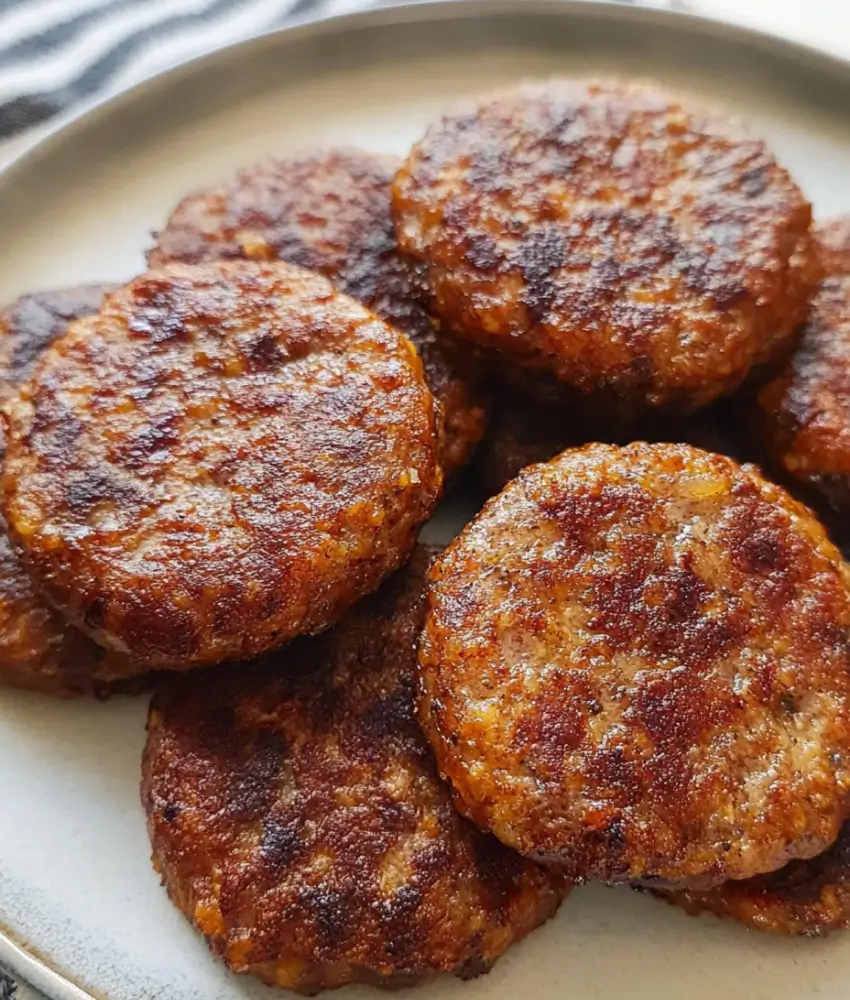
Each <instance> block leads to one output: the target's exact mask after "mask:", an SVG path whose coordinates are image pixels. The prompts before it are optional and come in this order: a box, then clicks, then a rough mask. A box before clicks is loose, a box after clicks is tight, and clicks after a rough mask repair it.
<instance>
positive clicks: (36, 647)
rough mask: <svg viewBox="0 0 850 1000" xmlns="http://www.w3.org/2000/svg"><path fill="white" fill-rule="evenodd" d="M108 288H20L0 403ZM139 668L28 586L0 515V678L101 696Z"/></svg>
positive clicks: (6, 339) (0, 367)
mask: <svg viewBox="0 0 850 1000" xmlns="http://www.w3.org/2000/svg"><path fill="white" fill-rule="evenodd" d="M108 290H109V289H108V288H107V287H106V286H104V285H86V286H82V287H79V288H67V289H63V290H61V291H55V292H41V293H38V294H35V295H24V296H22V297H21V298H19V299H18V300H17V301H15V302H13V303H12V305H10V306H8V307H7V308H6V309H4V310H3V311H2V312H0V402H6V401H7V400H8V399H10V398H11V397H12V396H13V395H14V394H15V392H16V391H17V387H18V385H19V384H20V382H21V381H22V380H23V379H25V378H26V377H27V376H28V375H29V374H30V372H31V371H32V369H33V368H34V366H35V364H36V362H37V361H38V358H39V357H40V356H41V353H42V352H43V351H44V350H45V349H46V348H47V347H48V346H49V345H50V344H51V343H52V342H53V341H54V340H55V339H56V338H57V337H60V336H61V335H62V334H63V333H64V332H65V331H66V330H67V328H68V324H69V323H71V322H72V321H73V320H75V319H79V318H80V317H81V316H88V315H90V314H91V313H94V312H97V310H98V309H99V308H100V303H101V301H102V299H103V296H104V294H105V293H106V292H107V291H108ZM136 672H137V668H135V667H134V666H133V665H132V664H130V663H129V662H128V661H127V659H126V658H125V657H122V656H120V655H118V654H115V653H108V652H106V651H105V650H103V649H101V647H100V646H98V645H97V644H96V643H94V642H92V641H91V639H89V638H87V637H86V636H84V635H83V634H82V633H81V632H79V631H78V630H77V629H75V628H73V627H72V626H70V625H68V623H67V622H66V621H65V620H64V618H63V617H62V616H61V615H60V614H59V613H58V612H57V611H54V609H53V608H52V607H51V606H50V605H49V604H48V603H47V601H45V599H44V598H43V597H42V596H41V594H39V593H38V591H37V590H36V589H35V587H34V586H33V583H32V581H31V580H30V578H29V575H28V574H27V572H26V571H25V570H24V568H23V566H22V565H21V561H20V559H19V557H18V555H17V553H16V552H15V550H14V548H13V546H12V543H11V542H10V541H9V539H8V537H7V536H6V532H5V525H2V522H0V681H2V682H3V683H4V684H9V685H12V686H13V687H20V688H25V689H27V690H30V691H39V692H41V693H42V694H50V695H53V696H55V697H62V698H68V697H73V696H75V695H86V694H94V695H97V696H98V697H102V696H105V695H107V694H109V693H110V691H111V690H113V688H114V685H112V684H111V683H110V682H111V681H113V680H114V679H115V678H118V677H122V678H126V677H129V676H132V675H133V674H135V673H136ZM138 683H141V682H134V683H133V684H132V685H130V686H132V687H136V686H138ZM127 686H128V685H125V688H126V687H127Z"/></svg>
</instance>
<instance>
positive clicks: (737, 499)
mask: <svg viewBox="0 0 850 1000" xmlns="http://www.w3.org/2000/svg"><path fill="white" fill-rule="evenodd" d="M431 580H432V586H431V590H430V593H429V604H428V616H427V622H426V627H425V630H424V634H423V638H422V642H421V646H420V663H421V705H420V709H421V720H422V724H423V726H424V727H425V729H426V731H427V734H428V736H429V738H430V740H431V743H432V745H433V746H434V748H435V750H436V753H437V760H438V762H439V766H440V769H441V772H442V773H443V774H444V775H445V776H446V777H447V778H448V780H450V781H451V783H452V785H453V786H454V789H455V792H456V795H457V800H458V803H459V804H460V806H461V808H462V809H463V810H465V812H466V813H467V814H468V815H469V816H471V817H472V818H473V819H474V820H475V821H476V822H477V823H478V824H479V825H480V826H482V827H483V828H484V829H489V830H492V831H493V832H494V833H495V834H496V835H497V836H498V837H499V838H500V839H501V840H503V841H504V842H505V843H506V844H509V845H510V846H512V847H515V848H516V849H518V850H519V851H521V852H522V853H523V854H526V855H528V856H531V857H535V858H539V859H542V860H549V861H557V862H561V863H563V864H565V865H566V866H567V869H568V871H570V872H571V873H572V874H573V875H575V876H579V877H582V878H587V879H601V880H605V881H610V882H617V881H642V882H644V883H648V884H651V885H652V884H654V885H658V884H663V885H666V886H668V887H669V886H678V887H684V886H689V887H693V886H700V887H706V886H709V885H712V884H719V883H720V882H722V881H725V880H726V879H729V878H735V879H738V878H747V877H750V876H753V875H757V874H761V873H763V872H768V871H772V870H774V869H776V868H779V867H780V866H781V865H783V864H785V863H786V862H788V861H789V860H791V859H793V858H796V857H799V858H809V857H813V856H814V855H816V854H818V853H820V852H821V851H823V850H824V849H825V848H827V847H828V846H829V844H830V843H832V841H833V840H834V838H835V836H836V835H837V833H838V829H839V826H840V824H841V822H842V820H843V818H844V816H845V814H846V808H847V805H848V783H850V768H849V767H848V765H850V673H848V670H847V662H848V660H847V657H848V637H850V631H848V629H850V571H848V569H847V568H846V567H845V565H844V563H843V562H842V560H841V557H840V555H839V553H838V551H837V550H836V548H835V547H834V546H833V545H832V544H831V542H830V541H829V540H828V538H827V536H826V533H825V531H824V529H823V527H822V526H821V525H820V524H819V522H818V521H816V520H815V518H814V517H813V516H812V515H811V513H810V511H809V510H808V509H807V508H805V507H804V506H802V505H801V504H799V503H797V502H796V501H794V500H793V499H792V498H791V497H790V496H788V494H787V493H785V491H783V490H782V489H780V488H779V487H777V486H775V485H773V484H772V483H769V482H767V481H766V480H764V479H763V478H762V477H761V475H760V474H759V472H758V471H757V469H756V468H755V467H753V466H739V465H738V464H737V463H735V462H734V461H733V460H732V459H729V458H726V457H724V456H720V455H714V454H711V453H708V452H703V451H700V450H698V449H696V448H693V447H691V446H688V445H676V444H646V443H642V442H641V443H635V444H632V445H629V446H627V447H624V448H619V447H616V446H611V445H602V444H592V445H589V446H587V447H585V448H582V449H576V450H570V451H566V452H564V453H563V454H562V455H561V456H559V457H558V458H557V459H555V460H553V461H552V462H550V463H548V464H543V465H535V466H531V467H530V468H529V469H526V470H525V471H524V472H522V473H521V474H520V476H519V477H518V478H517V479H515V480H514V481H513V482H512V483H511V484H510V485H509V486H508V487H507V488H506V489H505V490H504V491H503V492H502V493H501V494H500V495H499V496H497V497H495V498H494V499H492V500H490V501H489V502H488V503H487V504H486V506H485V507H484V508H483V510H482V512H481V513H480V514H479V515H478V517H477V518H476V519H475V520H474V521H473V522H472V523H471V524H470V525H469V526H468V527H467V528H466V529H465V530H464V532H463V533H462V534H461V535H460V536H459V537H458V538H457V539H456V540H455V541H454V542H453V543H452V545H451V546H449V548H448V549H447V550H446V552H445V553H444V555H443V556H442V557H441V558H440V560H439V561H438V562H437V564H436V565H435V567H434V569H433V571H432V574H431Z"/></svg>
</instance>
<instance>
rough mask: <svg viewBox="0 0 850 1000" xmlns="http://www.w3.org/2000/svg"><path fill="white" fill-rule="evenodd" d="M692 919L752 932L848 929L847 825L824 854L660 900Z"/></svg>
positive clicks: (812, 934) (816, 932)
mask: <svg viewBox="0 0 850 1000" xmlns="http://www.w3.org/2000/svg"><path fill="white" fill-rule="evenodd" d="M664 898H665V899H667V901H668V902H670V903H672V904H673V905H674V906H679V907H681V908H682V909H683V910H685V911H686V912H687V913H690V914H692V915H693V916H697V915H698V914H700V913H714V914H716V915H717V916H718V917H730V918H732V919H733V920H737V921H739V922H740V923H742V924H744V925H745V926H746V927H750V928H751V929H752V930H756V931H767V932H769V933H771V934H794V935H801V936H804V937H823V936H824V935H826V934H829V933H831V932H832V931H836V930H842V929H844V928H846V927H848V926H850V824H847V823H845V825H844V826H843V827H842V828H841V832H840V833H839V835H838V839H837V840H836V841H835V843H834V844H833V845H832V847H830V849H829V850H828V851H825V852H824V853H823V854H819V855H818V856H817V857H816V858H812V859H811V860H810V861H792V862H791V863H790V864H789V865H786V866H785V867H784V868H780V869H779V871H776V872H771V873H770V874H769V875H760V876H758V877H757V878H751V879H744V880H743V881H741V882H724V883H723V885H720V886H717V887H716V888H715V889H708V890H705V891H703V892H699V891H696V890H689V891H686V892H674V893H668V894H665V895H664Z"/></svg>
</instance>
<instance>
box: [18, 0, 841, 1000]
mask: <svg viewBox="0 0 850 1000" xmlns="http://www.w3.org/2000/svg"><path fill="white" fill-rule="evenodd" d="M612 72H613V73H619V74H628V75H634V76H641V77H654V78H656V79H658V80H661V81H663V82H666V83H668V84H671V85H673V86H675V87H679V88H681V89H682V90H684V91H688V92H691V93H696V94H698V95H700V96H701V97H703V98H708V99H710V100H716V101H718V102H721V103H724V104H726V105H728V106H729V107H730V108H731V109H732V110H733V111H735V112H738V113H740V114H742V115H744V116H746V117H747V118H748V119H750V120H751V121H752V123H753V125H754V126H755V127H756V128H757V129H758V130H760V131H761V132H763V133H764V134H765V135H766V136H767V137H768V138H769V139H770V140H771V141H772V142H773V144H774V146H775V148H776V149H777V151H778V152H779V154H780V157H781V158H782V160H783V161H784V162H785V163H787V165H788V166H789V167H790V168H791V169H792V170H793V172H794V174H795V175H796V176H797V178H798V179H799V181H800V182H801V183H802V185H803V187H804V188H805V190H806V191H807V193H808V194H809V196H810V197H811V198H812V199H813V200H814V202H815V205H816V208H817V210H818V212H819V213H821V214H824V215H825V214H827V213H832V212H836V211H842V210H843V211H850V184H848V181H847V178H848V177H850V67H848V66H847V65H845V64H843V63H841V62H838V61H835V60H832V59H829V58H827V57H825V56H822V55H818V54H816V53H813V52H810V51H807V50H805V49H801V48H798V47H795V46H793V45H790V44H788V43H784V42H778V41H776V40H774V39H770V38H766V37H763V36H759V35H754V34H749V33H747V32H745V31H742V30H739V29H732V28H729V27H725V26H722V25H718V24H714V23H711V22H706V21H702V20H700V19H697V18H689V17H685V16H677V15H670V14H662V13H658V12H652V11H646V10H636V9H630V8H622V7H613V6H607V5H592V6H591V5H585V4H581V3H567V2H558V0H547V2H538V0H529V2H524V3H507V2H499V0H472V2H460V3H452V4H427V5H423V6H415V7H401V8H397V9H392V10H379V11H375V12H370V13H366V14H361V15H355V16H353V17H346V18H341V19H338V20H335V21H329V22H325V23H322V24H318V25H312V26H308V27H301V28H296V29H290V30H288V31H283V32H280V33H278V34H274V35H270V36H267V37H264V38H261V39H259V40H256V41H252V42H248V43H247V44H243V45H239V46H236V47H235V48H232V49H227V50H225V51H222V52H219V53H216V54H214V55H212V56H209V57H206V58H203V59H201V60H198V61H195V62H192V63H189V64H187V65H185V66H183V67H180V68H178V69H176V70H174V71H172V72H170V73H167V74H165V75H164V76H162V77H159V78H157V79H155V80H153V81H152V82H149V83H146V84H144V85H143V86H141V87H139V88H137V89H135V90H133V91H131V92H129V93H127V94H124V95H123V96H121V97H119V98H118V99H117V100H114V101H112V102H109V103H107V104H105V105H103V106H101V107H98V108H95V109H94V110H92V111H90V112H88V113H87V114H85V115H83V116H82V117H80V118H78V119H76V120H74V121H73V122H71V123H70V124H68V125H66V126H65V127H64V128H62V129H61V130H59V131H58V132H57V133H56V134H53V135H52V136H51V137H49V138H48V139H47V140H45V141H44V142H42V143H40V144H39V146H38V147H36V149H34V150H33V151H32V152H30V153H28V154H27V155H26V156H25V157H24V158H23V159H21V160H19V161H18V162H17V163H16V164H14V165H12V166H11V167H10V168H8V169H7V170H6V171H5V172H4V173H3V174H2V176H0V233H2V240H0V301H5V300H8V299H11V298H12V297H13V296H15V295H17V294H19V293H21V292H24V291H29V290H34V289H42V288H50V287H58V286H62V285H68V284H74V283H77V282H86V281H119V280H122V279H126V278H129V277H130V276H131V275H133V274H135V273H136V272H138V271H139V270H140V269H141V268H142V260H143V258H142V253H143V250H144V248H145V246H146V245H147V244H148V242H149V238H150V231H151V229H153V228H155V227H156V226H158V225H159V224H161V223H162V221H163V220H164V219H165V217H166V215H167V213H168V211H169V209H170V208H171V207H172V206H173V205H174V203H175V202H176V201H177V199H178V198H179V197H180V196H181V195H183V194H184V193H185V192H186V191H188V190H190V189H191V188H194V187H196V186H198V185H200V184H204V183H208V182H211V181H214V180H216V179H217V178H222V177H225V176H227V175H228V174H229V173H230V172H231V171H232V170H233V169H234V168H236V167H238V166H240V165H242V164H246V163H250V162H251V161H252V160H253V159H255V158H257V157H260V156H262V155H263V154H266V153H270V152H275V151H278V152H280V151H289V150H293V149H296V148H298V147H306V146H310V145H313V144H327V143H355V144H359V145H363V146H366V147H371V148H374V149H378V150H385V151H394V152H403V151H404V150H405V148H406V147H407V146H408V145H409V144H410V143H411V142H412V141H413V140H414V139H415V138H417V136H418V135H419V134H420V133H421V131H422V129H423V127H424V125H425V123H426V122H427V121H428V120H429V119H430V118H432V117H433V116H434V115H435V114H437V113H438V112H439V110H440V109H441V108H442V107H444V106H445V105H447V104H450V103H451V102H452V101H453V100H454V99H456V98H458V97H460V96H463V95H467V94H474V93H476V92H481V91H487V90H489V89H491V88H493V87H496V86H502V85H505V84H510V83H512V82H514V81H516V80H519V79H521V78H524V77H529V76H536V77H542V76H547V75H550V74H553V73H559V74H599V73H612ZM463 506H464V504H463V501H462V500H461V501H460V503H459V506H458V504H456V507H455V509H454V510H453V511H449V512H445V513H444V515H443V516H441V517H440V518H439V519H438V521H437V522H436V523H433V522H432V524H431V525H429V528H428V532H429V534H430V535H431V538H432V539H433V538H434V537H435V535H439V536H442V538H443V539H444V540H445V539H447V538H448V537H450V536H451V534H452V533H453V531H454V530H455V529H456V528H457V527H458V526H459V525H460V524H462V523H463V520H464V515H465V514H469V513H471V511H470V510H466V511H464V510H463V509H462V508H463ZM145 710H146V705H145V704H144V700H143V699H139V700H135V701H124V700H121V699H118V700H116V701H114V702H112V703H108V704H91V703H79V704H70V705H68V704H59V703H54V702H52V701H49V700H47V699H44V698H39V697H36V696H27V695H25V694H22V693H19V692H13V691H5V690H0V800H1V801H2V804H0V926H2V929H3V930H4V931H5V934H4V935H3V936H0V962H3V963H6V964H8V965H9V966H10V967H11V968H13V969H14V970H15V971H16V972H17V973H18V974H19V975H21V976H22V977H23V978H25V979H29V980H30V981H31V982H33V984H34V985H36V986H38V987H39V988H40V989H42V990H43V991H44V992H45V993H46V994H47V995H48V996H50V997H51V998H53V1000H85V998H86V997H90V996H94V997H100V998H102V1000H142V998H147V1000H150V998H153V997H159V998H164V1000H234V998H240V997H241V998H247V997H250V998H264V997H271V996H273V995H274V994H273V993H272V991H270V990H267V989H266V988H264V987H261V986H259V985H257V984H255V983H252V982H251V981H250V980H246V979H240V978H237V977H235V976H231V975H229V974H228V973H226V972H225V970H224V969H223V968H222V967H221V966H220V965H219V964H217V963H216V962H215V961H213V959H212V958H211V957H210V956H209V954H208V953H207V951H206V948H205V946H204V943H203V941H201V940H200V939H199V938H198V937H197V936H196V935H195V934H194V933H193V931H192V930H191V929H190V928H189V926H188V925H187V924H186V923H185V922H184V920H183V918H182V917H181V916H180V915H179V914H178V913H177V912H176V911H174V910H173V909H172V907H171V905H170V904H169V903H168V901H167V899H166V896H165V893H164V892H163V891H162V889H160V887H159V885H158V882H157V879H156V877H155V875H154V874H153V872H152V870H151V868H150V865H149V862H148V841H147V836H146V833H145V825H144V817H143V815H142V810H141V807H140V805H139V794H138V784H139V759H140V754H141V749H142V744H143V741H144V718H145ZM370 993H371V995H376V994H375V993H374V991H369V990H367V989H357V990H348V991H343V993H342V994H340V1000H342V997H343V996H346V997H354V996H360V997H364V998H365V997H366V996H367V995H370ZM417 995H418V996H420V997H421V998H422V1000H436V998H438V997H439V998H443V997H445V998H449V997H452V998H454V997H457V998H461V997H462V998H465V1000H482V998H484V997H487V998H488V1000H517V998H525V997H535V998H538V1000H555V998H558V1000H561V998H564V997H577V998H582V1000H609V998H614V997H617V998H618V1000H619V998H623V997H626V998H631V1000H649V998H652V1000H683V998H687V1000H709V998H710V1000H718V998H721V997H722V998H724V1000H803V998H809V997H815V996H817V997H819V998H821V1000H846V998H847V997H848V996H850V934H846V935H843V936H842V935H841V934H837V935H835V936H833V937H832V938H830V939H828V940H826V941H815V942H812V941H799V940H781V939H775V938H770V937H766V936H759V935H757V934H753V933H748V932H746V931H744V930H742V929H740V928H738V927H736V926H734V925H731V924H724V923H721V922H720V921H718V920H716V919H714V918H709V917H706V918H700V919H694V918H690V917H686V916H685V915H683V914H682V913H680V912H678V911H676V910H673V909H670V908H668V907H666V906H664V905H662V904H660V903H658V902H656V901H655V900H653V899H650V898H646V897H642V896H638V895H636V894H633V893H631V892H629V891H628V890H626V889H616V890H615V889H604V888H601V887H589V888H585V889H581V890H579V891H577V892H575V893H574V895H573V897H572V898H571V899H570V900H569V901H568V902H567V904H566V905H565V906H564V907H563V909H562V910H561V914H560V916H559V917H558V918H557V919H556V920H555V921H553V922H552V923H550V924H549V925H548V926H546V927H545V928H543V929H542V930H541V931H539V932H538V933H536V934H534V935H533V936H532V937H531V938H529V939H528V941H526V942H525V943H524V944H523V945H521V946H520V947H518V948H516V949H515V950H514V951H513V952H511V953H510V954H509V955H507V956H506V957H505V958H504V959H503V960H502V961H501V962H500V963H499V964H498V965H497V967H496V969H495V971H494V972H493V973H491V974H490V975H489V976H486V977H484V978H482V979H479V980H477V981H475V982H473V983H468V984H464V983H461V982H458V981H454V980H452V981H438V982H434V983H432V984H430V985H428V986H425V987H422V988H420V989H419V990H418V994H417Z"/></svg>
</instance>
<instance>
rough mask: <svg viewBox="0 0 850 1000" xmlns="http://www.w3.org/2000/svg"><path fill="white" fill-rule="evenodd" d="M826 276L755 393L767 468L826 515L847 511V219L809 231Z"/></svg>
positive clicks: (849, 452) (849, 482)
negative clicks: (778, 362) (795, 341)
mask: <svg viewBox="0 0 850 1000" xmlns="http://www.w3.org/2000/svg"><path fill="white" fill-rule="evenodd" d="M817 239H818V244H819V246H820V248H821V259H822V262H823V264H824V269H825V272H826V277H825V278H824V280H823V282H822V283H821V286H820V290H819V291H818V294H817V296H816V297H815V300H814V303H813V305H812V311H811V314H810V316H809V321H808V323H807V324H806V327H805V329H804V331H803V338H802V341H801V342H800V345H799V347H798V348H797V351H796V353H795V354H794V355H793V357H792V358H791V359H790V360H789V361H788V362H787V363H786V365H785V366H784V367H783V369H782V370H781V371H780V372H779V373H778V375H777V376H776V378H774V379H773V380H772V381H771V382H769V383H768V384H767V385H765V386H764V388H763V389H762V390H761V392H760V393H759V399H758V402H759V423H760V426H761V430H762V437H763V440H764V444H765V447H766V449H767V450H768V452H769V453H770V456H771V458H772V459H773V461H775V462H776V463H777V465H778V466H779V467H780V468H781V469H782V470H783V471H784V472H786V473H787V474H789V475H790V476H792V477H793V478H794V479H795V480H797V481H798V482H800V483H802V484H803V485H804V486H807V487H809V488H810V489H812V490H814V491H815V493H816V494H818V496H819V497H820V498H821V499H823V500H825V501H826V502H827V503H828V504H829V505H830V506H831V507H832V508H833V509H834V510H836V511H837V512H839V513H845V512H847V511H848V510H850V218H844V219H836V220H834V221H832V222H830V223H827V224H826V225H824V226H821V227H820V228H819V229H818V231H817Z"/></svg>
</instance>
